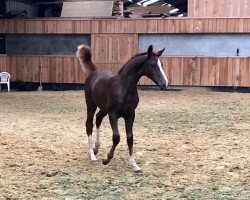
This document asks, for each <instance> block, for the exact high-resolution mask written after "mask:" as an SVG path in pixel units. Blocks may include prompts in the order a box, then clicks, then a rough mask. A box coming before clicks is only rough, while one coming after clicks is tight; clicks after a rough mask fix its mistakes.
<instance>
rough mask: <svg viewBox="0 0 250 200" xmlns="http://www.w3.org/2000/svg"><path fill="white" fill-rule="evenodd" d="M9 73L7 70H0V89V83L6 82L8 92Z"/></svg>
mask: <svg viewBox="0 0 250 200" xmlns="http://www.w3.org/2000/svg"><path fill="white" fill-rule="evenodd" d="M10 78H11V76H10V74H9V73H8V72H1V73H0V91H1V85H2V84H7V87H8V92H9V91H10Z"/></svg>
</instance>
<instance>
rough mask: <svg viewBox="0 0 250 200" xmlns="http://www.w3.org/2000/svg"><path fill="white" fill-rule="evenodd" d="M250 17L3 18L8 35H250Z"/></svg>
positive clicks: (0, 24)
mask: <svg viewBox="0 0 250 200" xmlns="http://www.w3.org/2000/svg"><path fill="white" fill-rule="evenodd" d="M249 32H250V18H165V19H100V20H82V19H61V20H59V19H43V20H42V19H25V20H24V19H0V33H3V34H4V33H6V34H84V33H85V34H113V33H121V34H124V33H131V34H134V33H249Z"/></svg>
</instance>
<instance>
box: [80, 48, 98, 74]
mask: <svg viewBox="0 0 250 200" xmlns="http://www.w3.org/2000/svg"><path fill="white" fill-rule="evenodd" d="M76 55H77V57H78V59H79V61H80V64H81V66H82V69H83V70H84V71H87V73H88V74H90V73H91V72H93V71H95V70H96V67H95V65H94V63H93V62H92V54H91V51H90V47H89V46H87V45H84V44H81V45H79V46H78V47H77V52H76Z"/></svg>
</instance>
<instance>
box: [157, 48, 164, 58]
mask: <svg viewBox="0 0 250 200" xmlns="http://www.w3.org/2000/svg"><path fill="white" fill-rule="evenodd" d="M164 50H165V47H164V48H163V49H162V50H160V51H158V52H157V56H158V57H160V56H161V54H162V53H163V52H164Z"/></svg>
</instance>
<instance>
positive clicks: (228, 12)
mask: <svg viewBox="0 0 250 200" xmlns="http://www.w3.org/2000/svg"><path fill="white" fill-rule="evenodd" d="M249 13H250V1H249V0H237V1H235V0H219V1H218V0H209V1H208V0H189V1H188V17H249Z"/></svg>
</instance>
